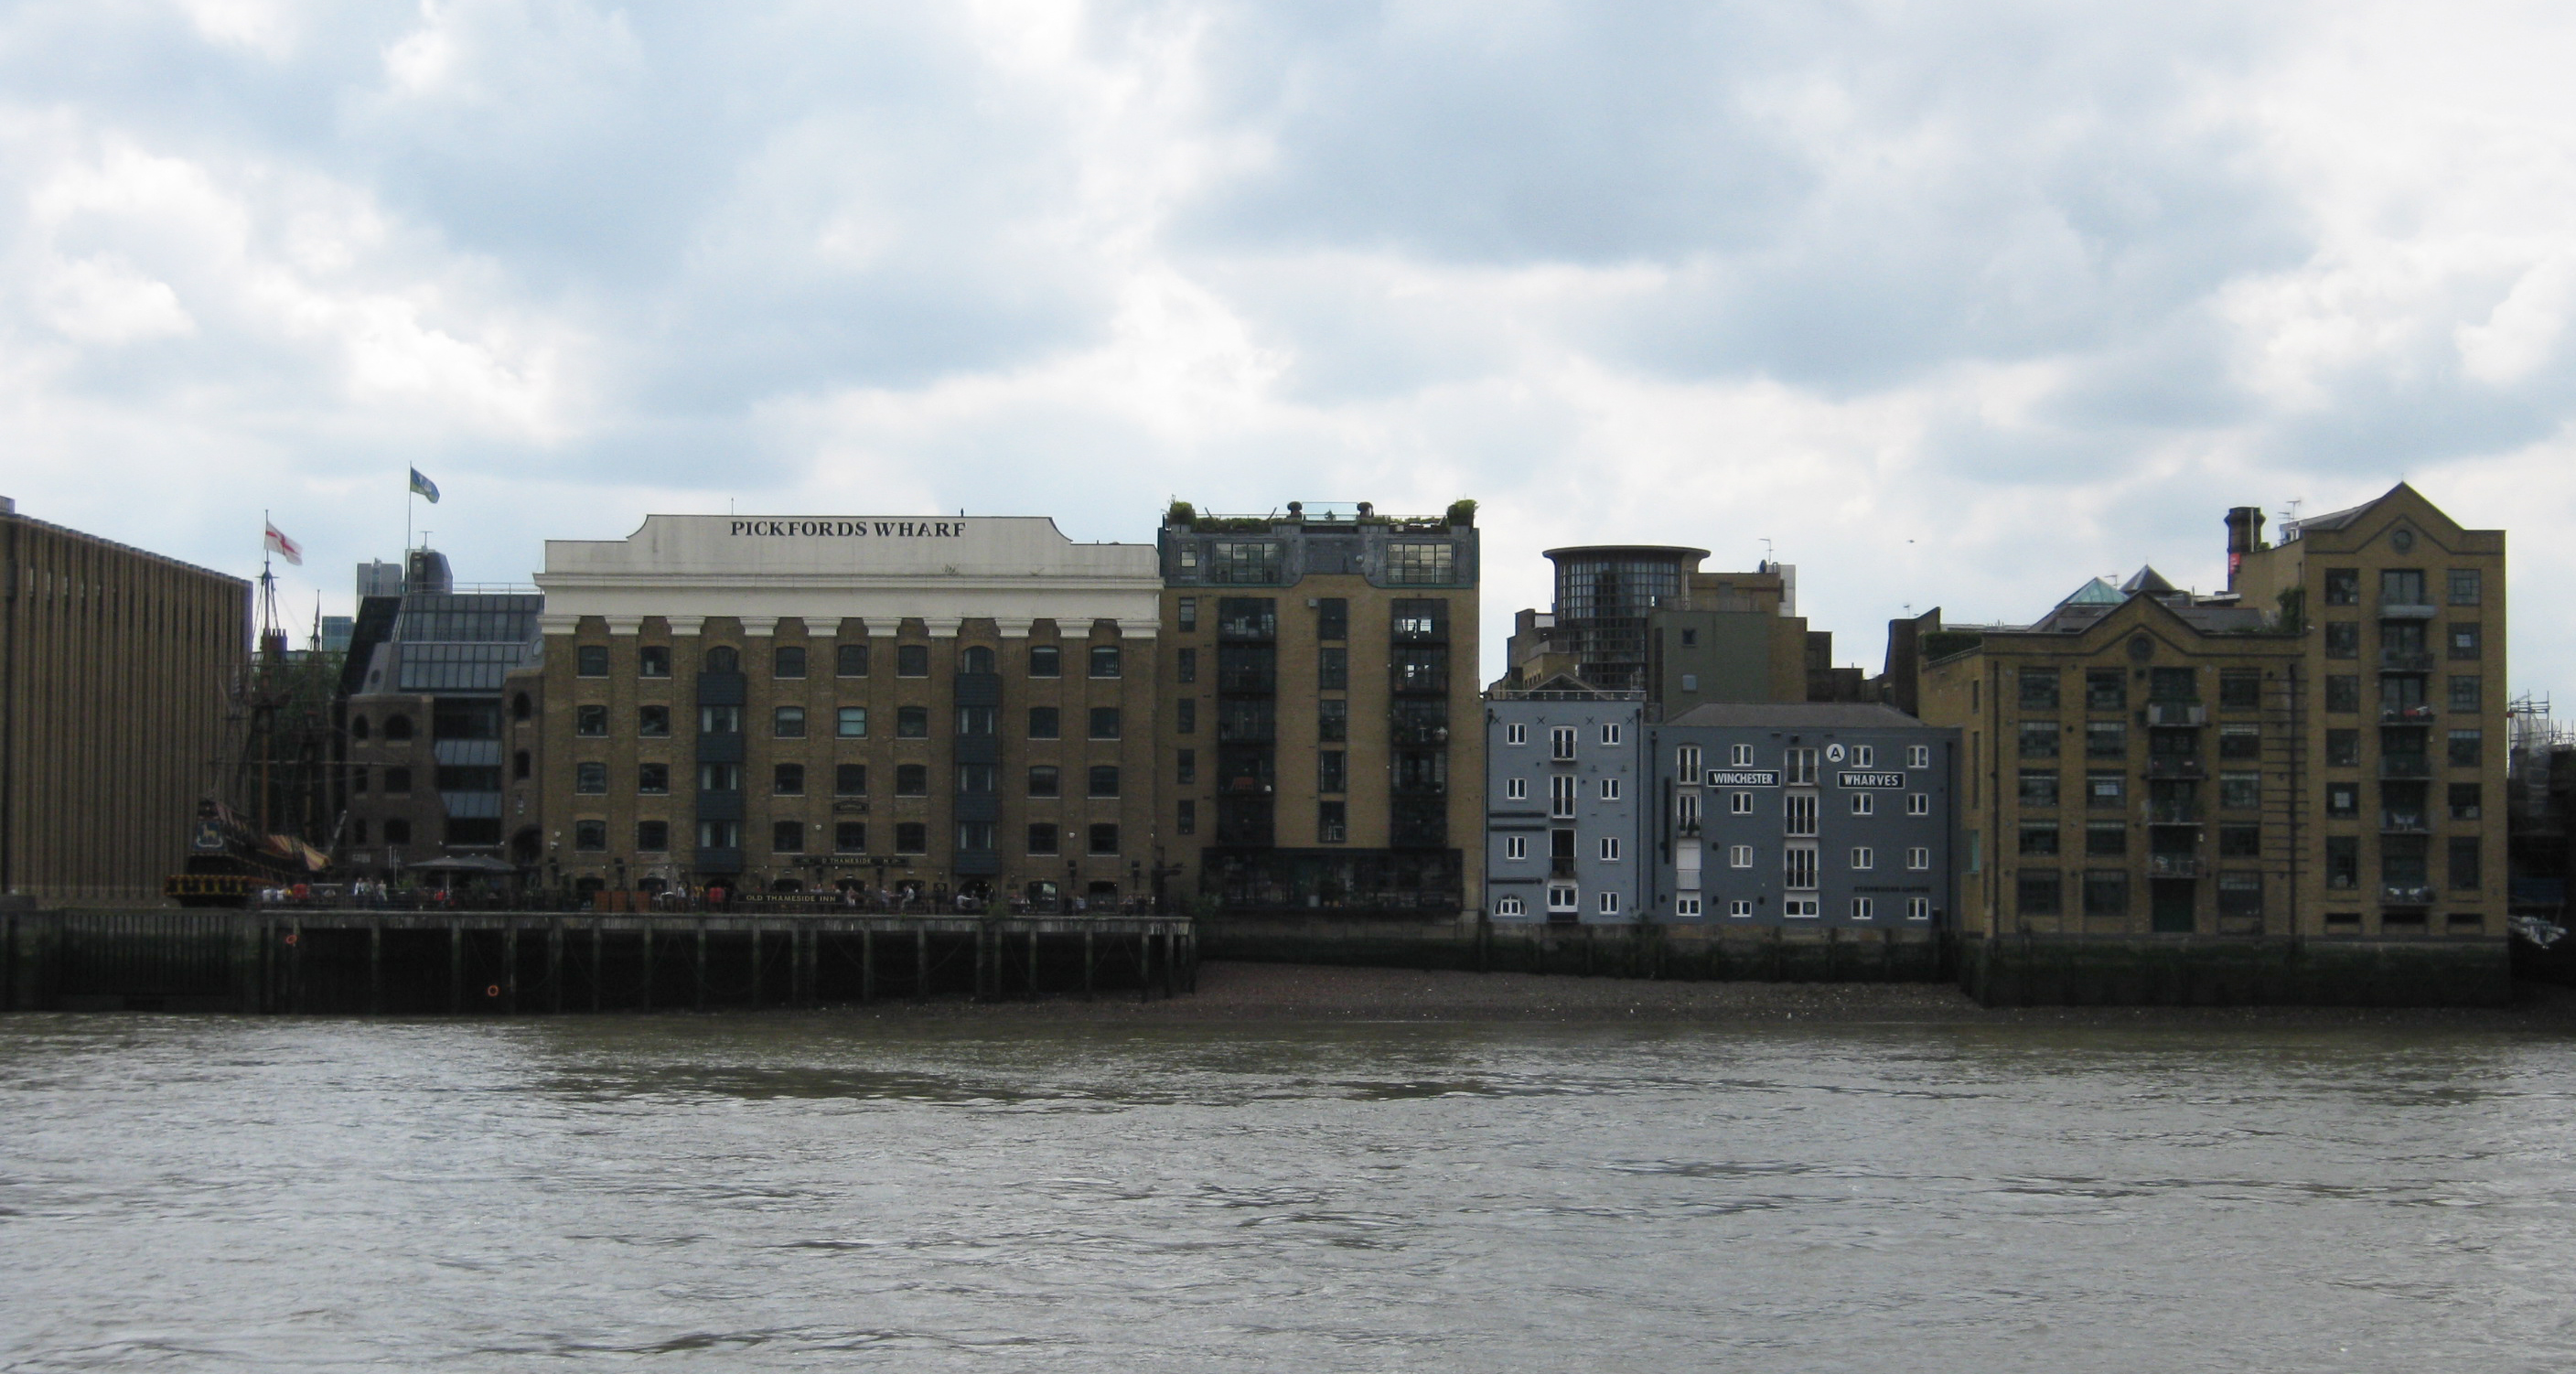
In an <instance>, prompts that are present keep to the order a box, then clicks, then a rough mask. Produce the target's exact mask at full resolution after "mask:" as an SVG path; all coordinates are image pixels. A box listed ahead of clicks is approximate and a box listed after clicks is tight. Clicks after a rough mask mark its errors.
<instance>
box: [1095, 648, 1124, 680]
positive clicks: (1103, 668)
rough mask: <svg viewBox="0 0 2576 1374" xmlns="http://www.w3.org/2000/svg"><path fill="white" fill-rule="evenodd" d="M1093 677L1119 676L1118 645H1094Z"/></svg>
mask: <svg viewBox="0 0 2576 1374" xmlns="http://www.w3.org/2000/svg"><path fill="white" fill-rule="evenodd" d="M1091 675H1092V676H1093V677H1116V676H1118V646H1117V645H1115V644H1094V645H1092V646H1091Z"/></svg>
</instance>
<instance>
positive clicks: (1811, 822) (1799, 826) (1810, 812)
mask: <svg viewBox="0 0 2576 1374" xmlns="http://www.w3.org/2000/svg"><path fill="white" fill-rule="evenodd" d="M1780 833H1781V834H1783V835H1802V836H1803V835H1813V834H1815V833H1816V794H1815V793H1813V792H1783V793H1781V794H1780Z"/></svg>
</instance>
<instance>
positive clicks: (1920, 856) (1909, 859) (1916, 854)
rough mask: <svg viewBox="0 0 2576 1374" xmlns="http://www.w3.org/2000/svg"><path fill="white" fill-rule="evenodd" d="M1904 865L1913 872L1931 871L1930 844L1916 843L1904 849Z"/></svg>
mask: <svg viewBox="0 0 2576 1374" xmlns="http://www.w3.org/2000/svg"><path fill="white" fill-rule="evenodd" d="M1905 867H1906V869H1907V870H1908V871H1909V872H1914V873H1929V872H1931V871H1932V848H1931V846H1929V845H1920V844H1918V845H1916V846H1914V847H1913V848H1911V849H1908V850H1906V851H1905Z"/></svg>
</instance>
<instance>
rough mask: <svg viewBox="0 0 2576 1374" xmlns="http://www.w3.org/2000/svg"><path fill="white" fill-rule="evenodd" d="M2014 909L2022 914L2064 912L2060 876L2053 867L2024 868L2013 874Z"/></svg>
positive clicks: (2033, 914) (2060, 913) (2051, 914)
mask: <svg viewBox="0 0 2576 1374" xmlns="http://www.w3.org/2000/svg"><path fill="white" fill-rule="evenodd" d="M2013 905H2014V909H2015V910H2017V911H2019V912H2020V913H2021V914H2022V915H2024V916H2058V915H2063V914H2064V913H2065V909H2066V907H2065V900H2064V888H2063V883H2062V878H2061V876H2060V874H2059V873H2058V871H2057V870H2056V869H2053V868H2025V869H2023V870H2021V872H2020V873H2018V874H2016V875H2014V882H2013Z"/></svg>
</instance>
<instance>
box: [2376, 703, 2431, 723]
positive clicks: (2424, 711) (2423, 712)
mask: <svg viewBox="0 0 2576 1374" xmlns="http://www.w3.org/2000/svg"><path fill="white" fill-rule="evenodd" d="M2433 715H2434V712H2433V707H2432V705H2431V703H2429V702H2417V703H2415V704H2414V705H2412V706H2382V707H2380V708H2379V723H2380V724H2382V725H2411V724H2413V723H2414V722H2416V721H2419V720H2431V719H2432V718H2433Z"/></svg>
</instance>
